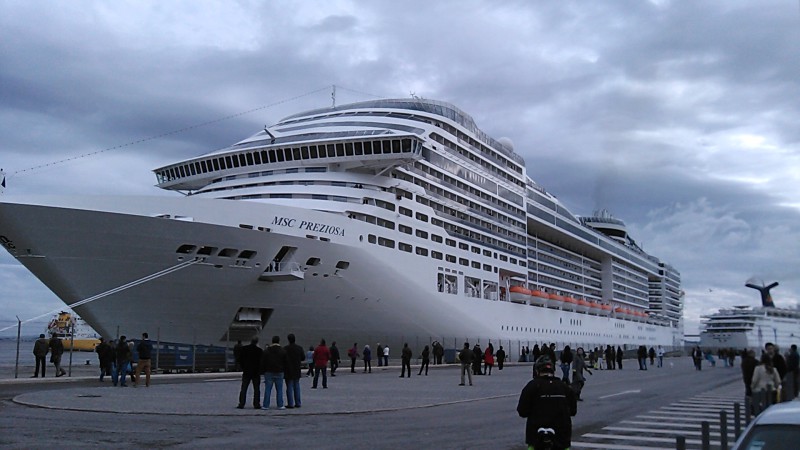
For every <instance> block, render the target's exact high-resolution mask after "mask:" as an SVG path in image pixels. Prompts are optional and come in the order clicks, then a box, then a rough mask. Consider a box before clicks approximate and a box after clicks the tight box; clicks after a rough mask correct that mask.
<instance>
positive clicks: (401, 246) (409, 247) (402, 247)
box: [397, 242, 411, 253]
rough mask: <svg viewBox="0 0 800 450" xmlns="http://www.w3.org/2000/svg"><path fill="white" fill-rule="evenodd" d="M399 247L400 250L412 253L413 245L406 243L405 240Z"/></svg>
mask: <svg viewBox="0 0 800 450" xmlns="http://www.w3.org/2000/svg"><path fill="white" fill-rule="evenodd" d="M397 248H399V249H400V250H402V251H404V252H409V253H411V246H410V245H408V244H406V243H405V242H401V243H400V244H398V245H397Z"/></svg>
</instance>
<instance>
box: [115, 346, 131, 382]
mask: <svg viewBox="0 0 800 450" xmlns="http://www.w3.org/2000/svg"><path fill="white" fill-rule="evenodd" d="M116 357H117V370H116V372H115V373H116V376H114V373H112V374H111V381H113V382H114V386H116V385H117V380H119V385H120V386H121V387H125V386H127V384H125V378H127V376H128V372H130V370H131V348H130V347H128V341H127V338H126V337H125V336H120V337H119V342H118V343H117V348H116Z"/></svg>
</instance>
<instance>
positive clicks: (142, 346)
mask: <svg viewBox="0 0 800 450" xmlns="http://www.w3.org/2000/svg"><path fill="white" fill-rule="evenodd" d="M136 352H137V353H139V362H138V363H137V364H136V374H135V375H134V377H133V378H134V382H133V387H136V386H137V385H138V384H139V374H140V373H142V371H143V370H144V385H145V387H150V369H151V367H152V365H151V364H150V362H151V361H152V356H153V343H152V342H150V337H149V336H148V335H147V333H142V340H141V342H139V345H137V346H136Z"/></svg>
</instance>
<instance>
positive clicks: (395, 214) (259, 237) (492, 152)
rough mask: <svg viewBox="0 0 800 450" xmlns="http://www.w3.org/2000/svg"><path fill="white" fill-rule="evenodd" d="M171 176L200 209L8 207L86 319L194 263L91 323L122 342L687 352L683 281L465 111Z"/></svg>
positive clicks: (266, 137) (306, 118) (149, 201)
mask: <svg viewBox="0 0 800 450" xmlns="http://www.w3.org/2000/svg"><path fill="white" fill-rule="evenodd" d="M154 172H155V174H156V177H157V180H158V186H159V187H161V188H163V189H166V190H173V191H179V192H181V193H183V194H185V195H184V196H181V197H167V196H163V197H91V198H70V199H67V198H55V197H53V198H39V199H13V200H12V199H11V198H10V197H7V198H5V199H4V200H3V201H2V202H0V234H2V236H3V237H4V239H5V241H4V245H5V246H6V248H7V249H8V250H9V251H10V252H11V253H12V255H14V256H15V257H17V259H18V260H19V261H20V262H21V263H23V264H24V265H25V266H26V267H28V268H29V269H30V270H31V271H32V272H33V273H34V274H36V276H38V277H39V278H40V279H41V280H42V281H43V282H44V283H45V284H47V285H48V287H50V288H51V289H52V290H53V291H54V292H55V293H56V294H57V295H59V297H60V298H62V299H63V300H64V301H65V303H67V304H68V305H72V304H74V303H75V302H77V301H79V300H81V299H85V298H88V297H91V296H93V295H96V294H98V293H100V292H106V291H108V290H110V289H114V288H115V287H117V286H121V285H125V283H130V282H131V281H132V280H139V279H145V278H147V277H148V276H151V274H153V273H160V271H163V270H165V269H169V268H170V267H177V268H176V269H171V270H174V272H170V273H169V275H165V276H159V277H158V278H153V279H151V280H148V281H147V282H144V283H141V284H137V285H136V286H135V287H131V288H129V289H125V290H122V291H120V292H117V293H114V294H113V295H110V296H108V297H106V298H103V299H100V300H97V301H94V302H92V303H86V304H85V305H82V306H77V307H75V308H74V309H75V311H76V312H78V313H80V314H81V316H82V317H83V318H84V319H85V320H86V321H87V322H88V323H90V324H91V325H92V326H93V327H94V328H95V329H96V330H98V331H99V332H101V333H103V334H112V333H113V331H115V330H116V329H120V330H123V331H125V332H127V333H128V334H130V335H138V333H140V332H141V331H145V330H153V328H154V327H158V329H159V332H160V334H161V336H162V340H167V341H177V342H198V343H206V344H208V343H212V344H215V343H219V342H220V341H225V340H234V339H237V338H238V339H242V338H247V337H249V336H250V335H252V334H253V333H258V332H260V333H264V334H267V335H273V334H278V335H285V334H286V333H288V332H294V333H295V334H297V335H298V336H300V335H313V336H315V339H317V338H319V337H327V338H328V339H329V340H330V339H340V340H342V341H344V342H349V341H350V340H358V339H360V340H362V341H366V342H372V341H374V340H380V341H382V342H387V343H389V342H392V343H394V345H397V344H398V343H400V342H401V341H402V340H407V339H408V338H409V337H410V336H415V337H416V338H417V340H419V339H423V340H424V339H431V338H438V339H452V340H453V341H454V342H455V341H457V340H461V339H473V340H475V339H477V340H484V341H490V340H494V341H497V340H499V341H501V342H502V341H503V340H507V341H508V342H511V341H513V342H516V343H525V342H529V343H530V345H533V343H542V342H557V343H559V344H570V345H583V346H588V347H593V346H598V345H606V344H613V345H641V344H643V345H648V346H651V345H658V344H660V345H664V346H674V345H678V344H679V340H680V336H681V334H682V333H681V331H682V304H683V298H682V294H681V290H680V274H679V273H678V272H677V271H676V270H675V269H674V268H673V267H671V266H670V265H668V264H666V263H665V262H662V261H661V260H659V259H658V258H656V257H654V256H652V255H648V254H647V253H645V252H644V251H643V250H642V249H641V248H639V247H638V246H637V245H636V244H635V242H634V241H633V240H632V239H631V238H630V237H629V236H627V232H626V231H625V230H624V223H622V222H621V221H619V220H617V219H614V218H613V217H611V216H610V215H609V214H599V215H598V214H596V215H595V216H594V217H577V216H575V215H573V214H572V213H570V212H569V210H568V209H567V208H566V207H564V205H562V204H561V203H560V202H559V201H558V200H557V199H556V198H555V197H554V196H553V195H551V194H550V193H549V192H547V191H546V190H545V189H544V188H543V187H541V186H539V185H538V184H537V183H536V182H534V181H533V180H532V179H531V178H530V177H529V176H527V174H526V172H525V161H524V160H523V159H522V158H521V157H520V156H519V155H518V154H516V153H515V152H514V149H513V148H512V146H511V145H510V144H509V143H508V142H507V141H505V140H496V139H493V138H491V137H490V136H488V135H486V134H485V133H484V132H482V131H481V130H480V129H479V128H478V127H477V125H476V124H475V122H474V120H473V119H472V118H471V117H470V116H469V115H467V114H466V113H464V112H463V111H461V110H459V109H458V108H456V107H455V106H453V105H451V104H449V103H445V102H439V101H433V100H426V99H395V100H391V99H390V100H377V101H369V102H362V103H355V104H350V105H343V106H338V107H332V108H324V109H318V110H313V111H308V112H304V113H301V114H296V115H293V116H289V117H287V118H284V119H283V120H281V121H280V122H279V123H277V124H276V125H273V126H271V127H268V128H265V129H264V130H263V131H261V132H259V133H256V134H255V135H253V136H251V137H250V138H248V139H245V140H243V141H241V142H238V143H236V144H234V145H232V146H230V147H228V148H225V149H222V150H219V151H215V152H212V153H208V154H204V155H201V156H198V157H194V158H190V159H187V160H183V161H179V162H176V163H174V164H169V165H166V166H163V167H161V168H158V169H156V170H155V171H154ZM53 224H59V225H53ZM151 334H152V331H151ZM456 344H457V345H458V346H460V343H456Z"/></svg>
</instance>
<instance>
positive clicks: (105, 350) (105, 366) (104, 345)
mask: <svg viewBox="0 0 800 450" xmlns="http://www.w3.org/2000/svg"><path fill="white" fill-rule="evenodd" d="M94 351H95V352H97V359H98V361H99V364H100V381H103V377H105V376H106V375H108V376H109V377H110V376H111V371H112V368H111V366H112V364H113V363H112V361H111V360H112V358H111V348H110V346H109V345H108V342H106V340H105V339H104V338H100V343H99V344H97V347H96V348H95V349H94Z"/></svg>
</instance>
